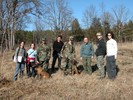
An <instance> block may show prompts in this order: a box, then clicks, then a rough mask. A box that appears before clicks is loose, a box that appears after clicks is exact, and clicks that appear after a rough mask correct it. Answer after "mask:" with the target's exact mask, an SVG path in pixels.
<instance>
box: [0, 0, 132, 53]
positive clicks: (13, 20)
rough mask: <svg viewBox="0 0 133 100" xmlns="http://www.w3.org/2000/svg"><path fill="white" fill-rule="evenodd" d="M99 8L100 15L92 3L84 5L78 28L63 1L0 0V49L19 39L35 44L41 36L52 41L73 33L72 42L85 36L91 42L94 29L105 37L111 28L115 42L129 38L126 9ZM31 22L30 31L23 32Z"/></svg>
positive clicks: (130, 27)
mask: <svg viewBox="0 0 133 100" xmlns="http://www.w3.org/2000/svg"><path fill="white" fill-rule="evenodd" d="M88 4H89V1H88ZM81 6H82V5H81ZM99 10H100V14H98V13H99V12H98V10H97V8H96V7H95V6H94V5H91V4H90V5H89V6H88V7H86V9H85V10H84V12H83V18H82V24H83V25H82V27H81V24H80V23H79V21H78V19H77V18H76V16H73V11H72V9H71V8H70V7H69V3H68V1H67V0H0V50H1V51H3V50H5V49H7V50H11V49H14V47H15V44H18V43H19V41H21V40H25V41H26V42H29V43H30V42H32V41H34V42H35V43H39V42H40V40H41V38H42V37H48V38H51V40H50V41H53V40H54V38H55V36H57V35H58V34H62V35H64V36H65V37H67V36H69V35H74V36H75V39H76V41H81V40H82V38H83V36H88V37H89V38H90V40H91V41H92V42H93V41H95V34H96V33H97V32H102V33H103V36H104V38H105V35H106V33H107V32H108V31H112V32H114V34H115V37H116V39H117V41H118V42H125V41H132V40H133V29H132V27H133V20H132V17H130V16H129V15H130V14H129V9H127V8H126V7H125V6H124V5H118V6H116V7H114V8H112V11H108V10H106V7H105V5H104V3H101V4H100V5H99ZM31 22H34V26H35V28H34V31H24V29H25V28H26V27H27V26H28V24H27V23H31ZM64 39H66V38H64Z"/></svg>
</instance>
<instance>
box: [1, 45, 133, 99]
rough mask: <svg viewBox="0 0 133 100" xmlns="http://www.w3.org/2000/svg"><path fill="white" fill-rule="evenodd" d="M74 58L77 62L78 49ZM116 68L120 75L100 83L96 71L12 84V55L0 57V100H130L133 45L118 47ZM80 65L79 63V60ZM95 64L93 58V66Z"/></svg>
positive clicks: (13, 65)
mask: <svg viewBox="0 0 133 100" xmlns="http://www.w3.org/2000/svg"><path fill="white" fill-rule="evenodd" d="M76 48H77V58H79V46H77V47H76ZM118 48H119V52H118V59H117V65H118V68H119V72H118V75H117V78H116V79H115V80H114V81H111V80H109V79H108V78H107V77H106V78H105V79H103V80H99V79H98V78H97V76H96V74H97V71H95V72H94V73H93V74H92V75H91V76H89V75H86V74H82V73H81V74H80V75H74V76H66V77H64V76H63V73H62V71H58V72H57V73H55V74H53V75H52V78H50V79H49V80H38V79H32V78H27V77H26V75H25V76H24V78H23V79H22V80H18V81H16V82H13V81H12V79H13V73H14V68H15V63H14V62H12V60H11V55H12V54H13V52H7V53H5V54H4V55H5V56H4V57H2V56H0V63H1V62H2V58H3V63H2V71H1V72H2V76H3V77H4V79H3V78H2V77H1V78H0V100H18V99H19V100H132V99H133V44H132V43H124V44H119V45H118ZM78 61H79V62H80V64H81V61H80V60H79V59H78ZM94 64H95V58H94V60H93V63H92V65H94Z"/></svg>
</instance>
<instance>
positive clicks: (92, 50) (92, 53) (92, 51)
mask: <svg viewBox="0 0 133 100" xmlns="http://www.w3.org/2000/svg"><path fill="white" fill-rule="evenodd" d="M91 56H92V58H93V56H94V48H93V45H92V44H91Z"/></svg>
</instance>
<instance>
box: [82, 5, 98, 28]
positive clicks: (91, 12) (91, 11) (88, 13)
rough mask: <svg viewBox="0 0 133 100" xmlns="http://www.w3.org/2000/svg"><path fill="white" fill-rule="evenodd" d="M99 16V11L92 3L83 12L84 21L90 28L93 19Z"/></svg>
mask: <svg viewBox="0 0 133 100" xmlns="http://www.w3.org/2000/svg"><path fill="white" fill-rule="evenodd" d="M96 16H97V11H96V8H95V6H94V5H90V6H89V7H87V8H86V10H85V11H84V13H83V18H82V21H83V23H84V25H85V27H86V28H89V26H90V24H91V23H92V21H93V19H94V18H95V17H96Z"/></svg>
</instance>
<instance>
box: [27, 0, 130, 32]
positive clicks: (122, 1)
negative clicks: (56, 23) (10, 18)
mask: <svg viewBox="0 0 133 100" xmlns="http://www.w3.org/2000/svg"><path fill="white" fill-rule="evenodd" d="M67 1H68V4H69V7H70V8H71V9H72V10H73V16H74V17H75V18H77V19H78V21H79V23H80V25H81V26H83V23H82V18H83V12H84V11H85V9H86V8H87V7H89V6H90V5H94V6H95V7H96V10H97V12H98V13H100V11H101V10H100V4H102V3H103V4H104V5H105V9H106V10H107V11H110V12H111V11H112V8H115V7H116V6H119V5H124V6H125V7H126V8H127V9H129V11H130V12H129V16H130V17H132V16H133V0H67ZM132 19H133V18H132ZM28 26H29V27H28V28H27V30H34V26H33V25H32V24H30V25H28Z"/></svg>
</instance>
